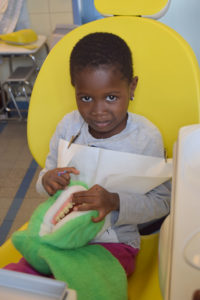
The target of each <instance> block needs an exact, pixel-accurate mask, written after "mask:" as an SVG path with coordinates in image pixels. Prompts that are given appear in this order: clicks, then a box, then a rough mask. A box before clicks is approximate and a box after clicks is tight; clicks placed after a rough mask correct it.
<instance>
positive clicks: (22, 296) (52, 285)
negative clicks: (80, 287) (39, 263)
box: [0, 269, 77, 300]
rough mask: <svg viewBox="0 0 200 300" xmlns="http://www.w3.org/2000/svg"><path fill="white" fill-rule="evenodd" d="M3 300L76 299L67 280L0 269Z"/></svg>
mask: <svg viewBox="0 0 200 300" xmlns="http://www.w3.org/2000/svg"><path fill="white" fill-rule="evenodd" d="M0 299H1V300H76V299H77V297H76V292H75V291H74V290H71V289H68V288H67V285H66V283H65V282H62V281H58V280H55V279H51V278H46V277H42V276H34V275H30V274H24V273H19V272H14V271H9V270H4V269H0Z"/></svg>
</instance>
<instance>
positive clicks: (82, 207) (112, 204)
mask: <svg viewBox="0 0 200 300" xmlns="http://www.w3.org/2000/svg"><path fill="white" fill-rule="evenodd" d="M72 202H73V203H74V204H76V205H77V206H75V207H74V211H86V210H97V211H98V212H99V216H98V217H97V218H93V219H92V221H93V222H100V221H102V220H103V219H104V218H105V216H106V215H107V214H109V213H110V212H111V211H112V210H119V195H118V194H117V193H110V192H108V191H107V190H106V189H104V188H103V187H101V186H100V185H98V184H95V185H94V186H93V187H91V188H90V189H89V190H87V191H82V192H77V193H74V194H73V198H72Z"/></svg>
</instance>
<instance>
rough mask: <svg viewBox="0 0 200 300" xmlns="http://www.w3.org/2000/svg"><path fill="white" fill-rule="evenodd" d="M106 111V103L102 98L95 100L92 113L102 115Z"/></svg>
mask: <svg viewBox="0 0 200 300" xmlns="http://www.w3.org/2000/svg"><path fill="white" fill-rule="evenodd" d="M105 111H106V107H105V103H104V101H102V100H97V101H94V103H93V107H92V114H93V115H100V114H104V113H105Z"/></svg>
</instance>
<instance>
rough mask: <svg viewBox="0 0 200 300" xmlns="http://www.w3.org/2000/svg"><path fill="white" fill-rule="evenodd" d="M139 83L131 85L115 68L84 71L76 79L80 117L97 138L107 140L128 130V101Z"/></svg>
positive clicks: (75, 85) (134, 81) (134, 82)
mask: <svg viewBox="0 0 200 300" xmlns="http://www.w3.org/2000/svg"><path fill="white" fill-rule="evenodd" d="M136 84H137V80H136V78H135V79H133V82H132V83H131V84H129V83H128V82H127V80H125V79H124V78H123V77H122V74H121V72H120V71H118V70H117V69H116V68H114V67H113V68H109V67H106V66H105V67H104V66H102V67H99V68H89V67H87V68H85V69H83V70H82V71H81V72H79V73H78V74H76V76H75V80H74V87H75V92H76V101H77V106H78V110H79V112H80V114H81V115H82V117H83V119H84V120H85V122H87V123H88V125H89V131H90V133H91V134H92V136H94V137H95V138H108V137H111V136H113V135H115V134H117V133H119V132H121V131H122V130H123V129H124V128H125V127H126V121H127V109H128V104H129V99H130V97H131V96H132V95H133V93H134V89H135V87H136Z"/></svg>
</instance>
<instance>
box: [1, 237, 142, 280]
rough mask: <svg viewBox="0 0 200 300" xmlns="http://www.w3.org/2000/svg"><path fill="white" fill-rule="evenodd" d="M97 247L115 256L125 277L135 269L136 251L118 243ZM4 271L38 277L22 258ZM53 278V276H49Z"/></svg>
mask: <svg viewBox="0 0 200 300" xmlns="http://www.w3.org/2000/svg"><path fill="white" fill-rule="evenodd" d="M99 245H101V246H103V247H104V248H106V249H107V250H108V251H110V253H111V254H112V255H113V256H115V257H116V258H117V259H118V261H119V262H120V264H121V265H122V267H123V268H124V270H125V272H126V274H127V276H129V275H131V274H132V273H133V271H134V268H135V258H136V255H137V253H138V251H139V250H138V249H135V248H133V247H131V246H128V245H125V244H122V243H119V244H115V243H99ZM4 269H7V270H13V271H18V272H22V273H28V274H32V275H40V276H43V275H42V274H40V273H39V272H37V271H36V270H35V269H33V268H32V267H31V266H30V265H29V264H28V263H27V261H26V260H25V259H24V258H22V259H21V260H20V261H19V262H18V263H11V264H9V265H7V266H5V267H4ZM50 277H53V276H50Z"/></svg>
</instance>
